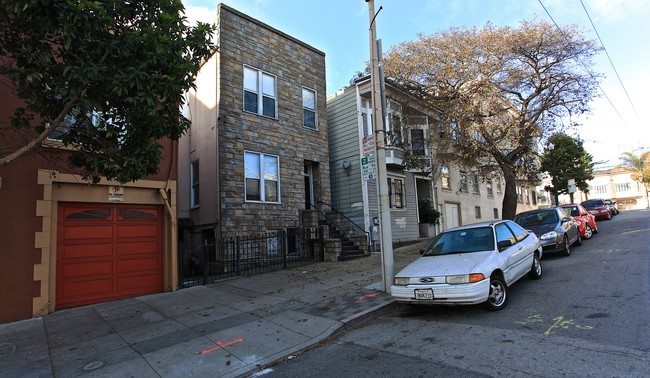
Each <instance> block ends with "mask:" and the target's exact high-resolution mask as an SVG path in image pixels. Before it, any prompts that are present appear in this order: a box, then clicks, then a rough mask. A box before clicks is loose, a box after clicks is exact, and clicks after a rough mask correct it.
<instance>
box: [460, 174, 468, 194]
mask: <svg viewBox="0 0 650 378" xmlns="http://www.w3.org/2000/svg"><path fill="white" fill-rule="evenodd" d="M460 191H461V192H465V193H467V192H468V191H469V190H468V189H467V172H465V171H460Z"/></svg>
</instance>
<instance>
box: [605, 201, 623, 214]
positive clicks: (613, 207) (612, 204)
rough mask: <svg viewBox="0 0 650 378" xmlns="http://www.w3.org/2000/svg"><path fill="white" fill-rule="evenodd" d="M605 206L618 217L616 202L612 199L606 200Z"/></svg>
mask: <svg viewBox="0 0 650 378" xmlns="http://www.w3.org/2000/svg"><path fill="white" fill-rule="evenodd" d="M603 201H604V202H605V205H607V208H608V209H609V211H610V212H611V213H612V215H618V213H619V211H618V207H616V201H612V200H611V199H604V200H603Z"/></svg>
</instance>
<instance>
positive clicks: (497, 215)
mask: <svg viewBox="0 0 650 378" xmlns="http://www.w3.org/2000/svg"><path fill="white" fill-rule="evenodd" d="M492 212H493V213H494V219H499V209H497V208H496V207H495V208H493V209H492Z"/></svg>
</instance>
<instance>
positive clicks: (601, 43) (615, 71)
mask: <svg viewBox="0 0 650 378" xmlns="http://www.w3.org/2000/svg"><path fill="white" fill-rule="evenodd" d="M580 4H582V9H584V10H585V14H586V15H587V18H588V19H589V22H590V23H591V27H592V28H593V29H594V32H596V37H598V41H599V42H600V45H601V46H603V50H604V51H605V55H607V59H608V60H609V64H611V65H612V69H614V73H615V74H616V78H618V82H619V83H620V84H621V87H622V88H623V92H625V96H626V97H627V100H628V101H629V102H630V105H631V106H632V110H634V114H635V115H636V118H637V119H638V120H639V121H640V120H641V118H640V117H639V113H637V111H636V107H634V103H632V99H631V98H630V95H629V94H628V93H627V89H626V88H625V85H623V80H621V77H620V76H619V75H618V71H617V70H616V67H614V62H612V58H611V57H610V56H609V52H607V48H606V47H605V44H604V43H603V40H602V39H600V34H598V30H596V25H594V22H593V21H592V20H591V16H590V15H589V12H587V8H586V7H585V4H584V3H583V2H582V0H580Z"/></svg>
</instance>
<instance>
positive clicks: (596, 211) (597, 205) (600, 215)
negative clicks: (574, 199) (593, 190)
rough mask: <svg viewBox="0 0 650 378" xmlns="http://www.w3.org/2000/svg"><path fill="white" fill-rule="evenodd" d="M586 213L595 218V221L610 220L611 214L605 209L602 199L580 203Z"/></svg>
mask: <svg viewBox="0 0 650 378" xmlns="http://www.w3.org/2000/svg"><path fill="white" fill-rule="evenodd" d="M580 204H581V205H582V206H583V207H584V208H585V209H587V211H588V212H589V213H590V214H592V215H593V216H595V217H596V220H601V219H607V220H610V219H612V212H611V211H609V209H607V205H606V204H605V201H603V200H602V199H599V198H596V199H590V200H586V201H583V202H581V203H580Z"/></svg>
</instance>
